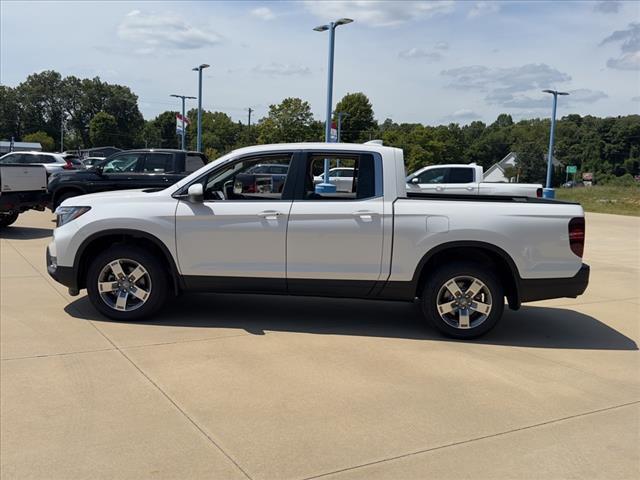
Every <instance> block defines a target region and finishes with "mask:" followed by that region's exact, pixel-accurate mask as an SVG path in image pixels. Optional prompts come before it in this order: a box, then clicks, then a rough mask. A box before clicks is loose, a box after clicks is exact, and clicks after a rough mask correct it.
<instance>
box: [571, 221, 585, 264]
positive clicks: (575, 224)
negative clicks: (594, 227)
mask: <svg viewBox="0 0 640 480" xmlns="http://www.w3.org/2000/svg"><path fill="white" fill-rule="evenodd" d="M584 233H585V225H584V217H576V218H572V219H571V220H570V221H569V246H570V247H571V251H572V252H573V253H575V254H576V255H577V256H579V257H580V258H582V254H583V253H584Z"/></svg>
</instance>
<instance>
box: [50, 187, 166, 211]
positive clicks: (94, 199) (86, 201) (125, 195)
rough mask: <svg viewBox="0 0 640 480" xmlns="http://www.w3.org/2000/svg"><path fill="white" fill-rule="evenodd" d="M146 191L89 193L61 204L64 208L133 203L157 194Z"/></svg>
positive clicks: (141, 189)
mask: <svg viewBox="0 0 640 480" xmlns="http://www.w3.org/2000/svg"><path fill="white" fill-rule="evenodd" d="M145 190H147V189H143V188H140V189H136V190H113V191H110V192H100V193H90V194H88V195H79V196H77V197H71V198H69V199H68V200H65V201H64V202H62V205H63V206H65V207H71V206H92V205H94V204H96V203H101V201H102V200H105V199H109V200H110V201H111V203H113V200H120V201H122V202H123V203H128V202H131V201H135V200H136V199H141V198H144V199H147V198H150V197H151V196H152V195H153V194H154V193H158V192H145Z"/></svg>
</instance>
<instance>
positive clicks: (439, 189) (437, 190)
mask: <svg viewBox="0 0 640 480" xmlns="http://www.w3.org/2000/svg"><path fill="white" fill-rule="evenodd" d="M443 190H444V187H436V192H441V191H443Z"/></svg>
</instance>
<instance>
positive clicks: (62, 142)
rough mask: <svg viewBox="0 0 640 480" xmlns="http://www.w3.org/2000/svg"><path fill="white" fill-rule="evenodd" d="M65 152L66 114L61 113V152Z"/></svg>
mask: <svg viewBox="0 0 640 480" xmlns="http://www.w3.org/2000/svg"><path fill="white" fill-rule="evenodd" d="M62 152H64V115H60V153H62Z"/></svg>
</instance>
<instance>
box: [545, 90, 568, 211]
mask: <svg viewBox="0 0 640 480" xmlns="http://www.w3.org/2000/svg"><path fill="white" fill-rule="evenodd" d="M543 92H544V93H550V94H551V95H553V109H552V112H551V132H550V133H549V155H548V157H547V184H546V188H545V189H544V190H543V192H544V197H545V198H554V197H555V194H554V192H553V189H552V188H551V174H552V173H553V142H554V140H555V130H556V107H557V106H558V95H569V94H568V93H567V92H559V91H557V90H543Z"/></svg>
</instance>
